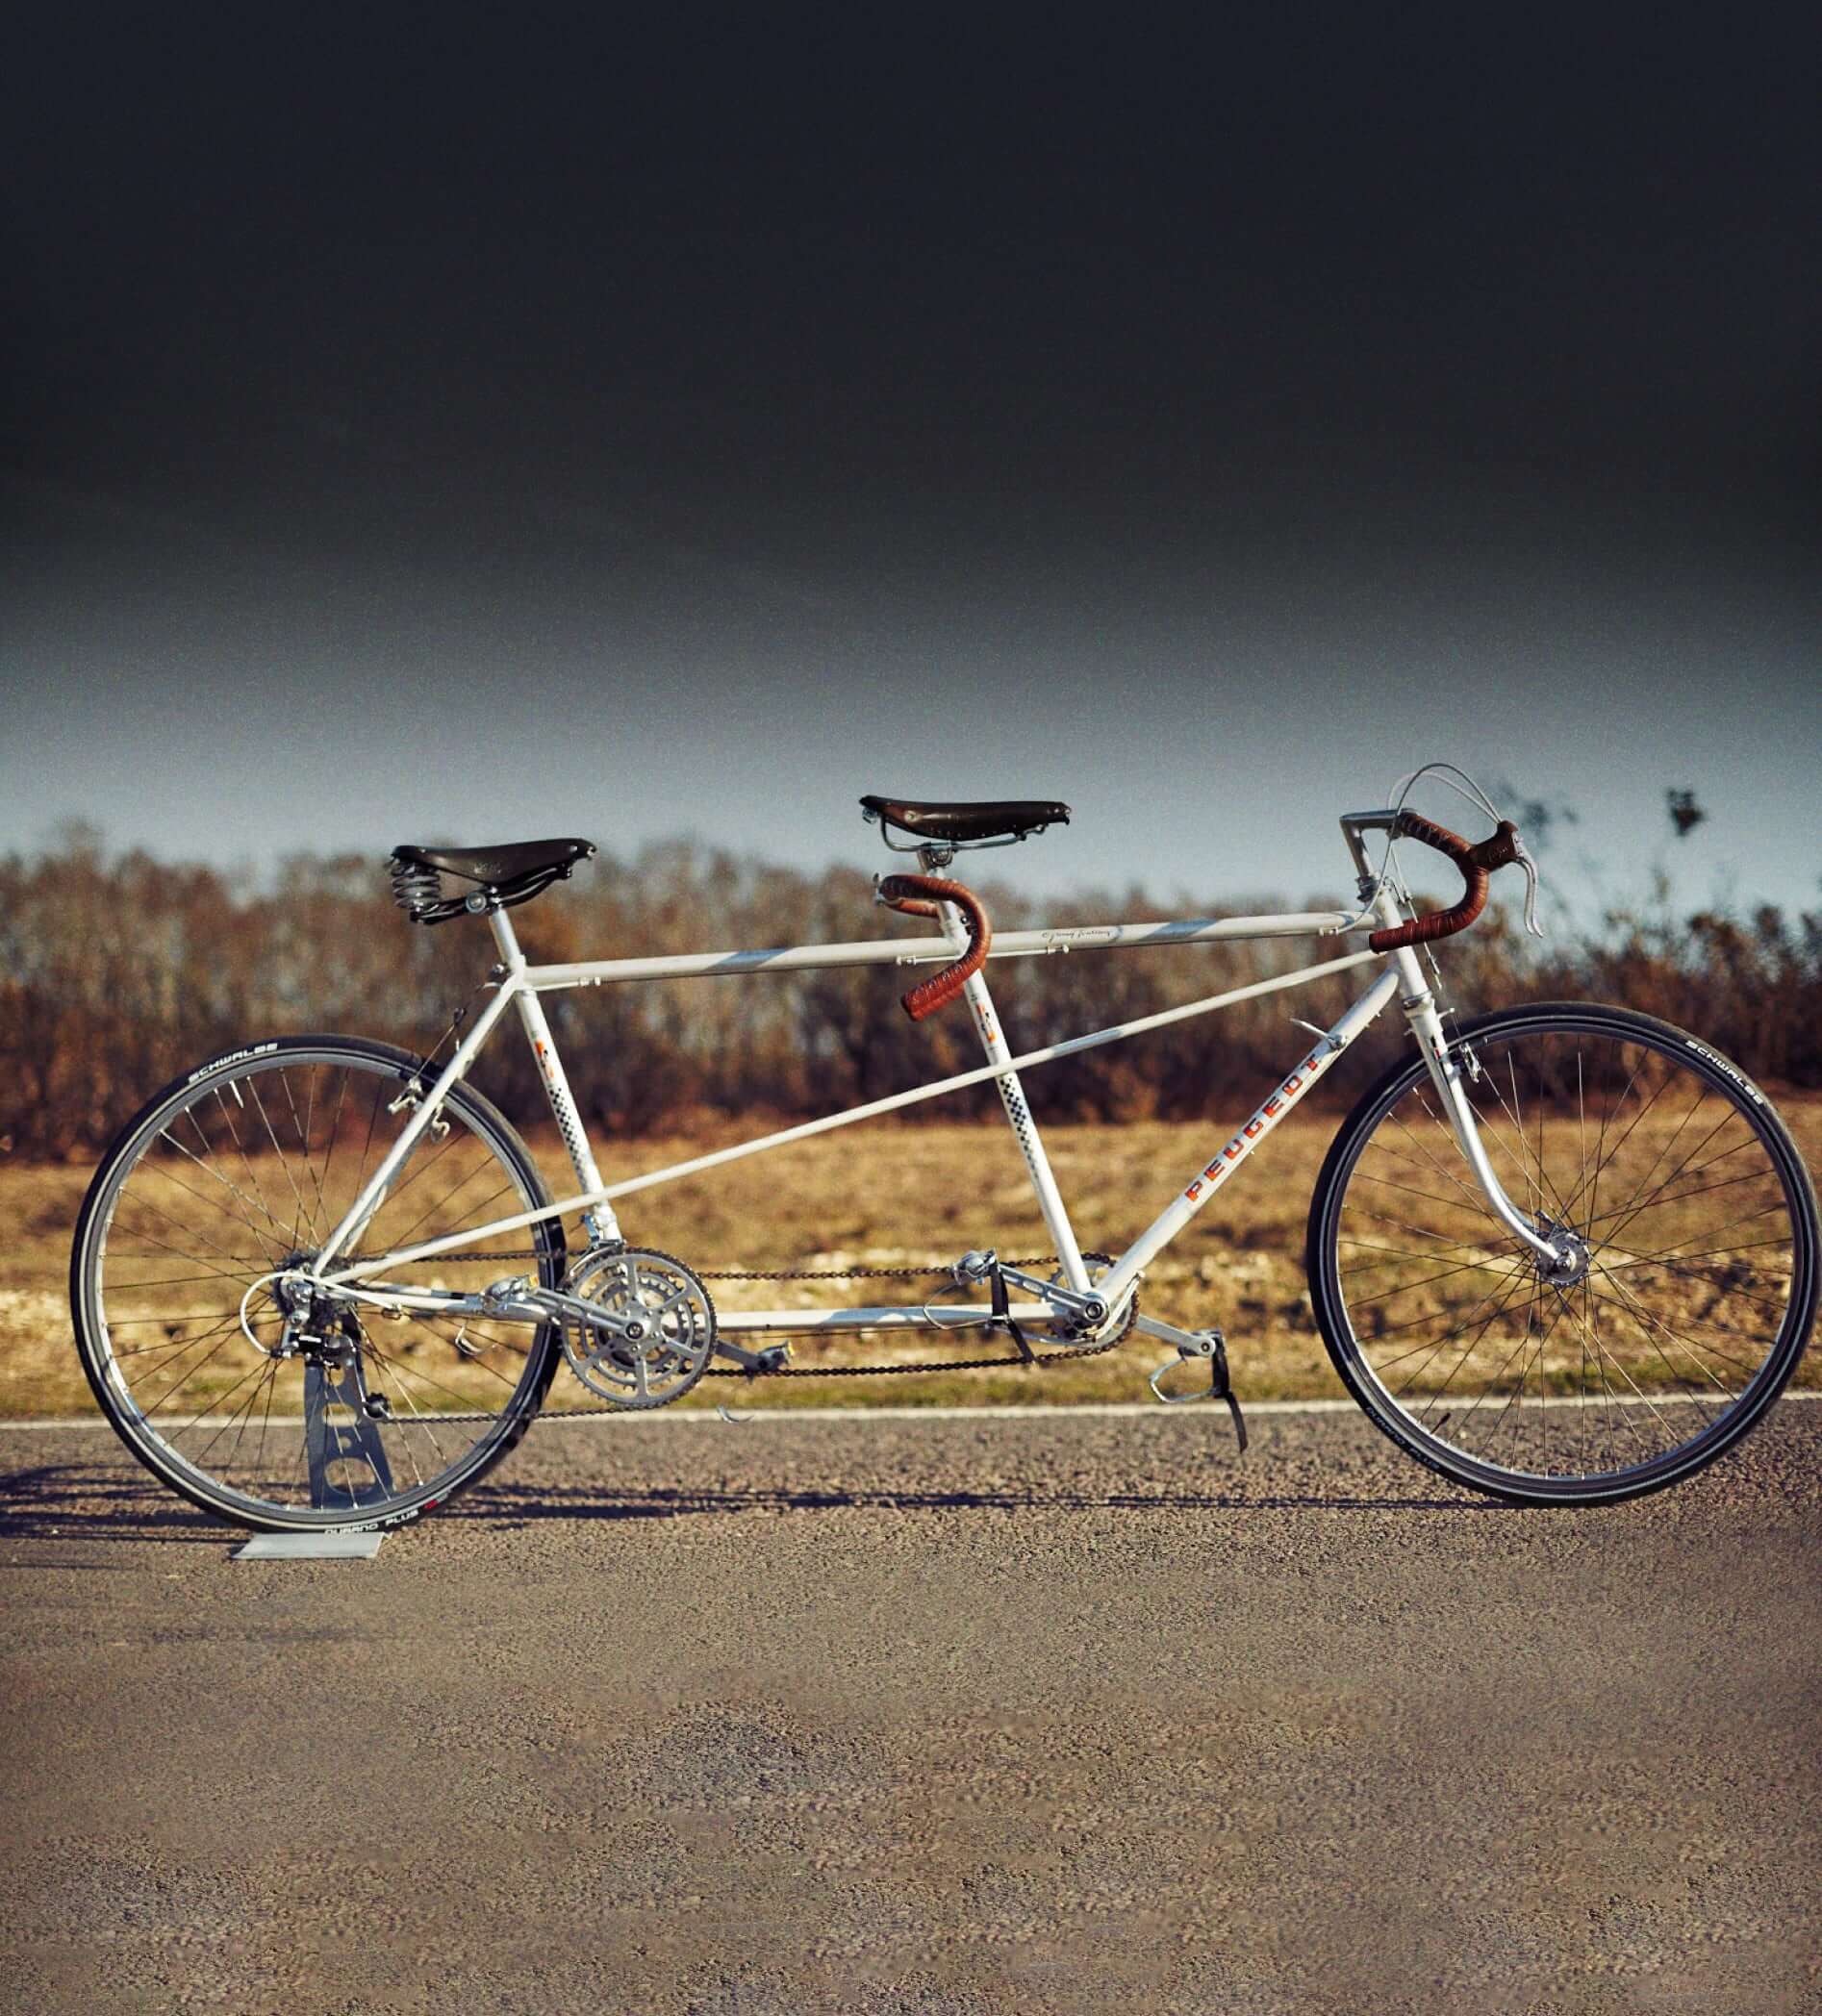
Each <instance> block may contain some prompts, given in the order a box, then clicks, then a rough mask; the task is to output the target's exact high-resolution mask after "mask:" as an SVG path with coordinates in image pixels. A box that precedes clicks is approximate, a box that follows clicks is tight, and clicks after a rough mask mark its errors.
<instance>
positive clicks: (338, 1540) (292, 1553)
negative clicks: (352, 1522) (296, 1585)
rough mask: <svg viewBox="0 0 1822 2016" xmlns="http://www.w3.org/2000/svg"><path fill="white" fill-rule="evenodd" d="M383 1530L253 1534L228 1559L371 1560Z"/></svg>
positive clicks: (381, 1537) (383, 1536) (377, 1548)
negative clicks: (375, 1531)
mask: <svg viewBox="0 0 1822 2016" xmlns="http://www.w3.org/2000/svg"><path fill="white" fill-rule="evenodd" d="M385 1537H386V1536H385V1534H383V1533H341V1532H336V1531H334V1530H331V1531H329V1532H326V1533H256V1534H255V1535H254V1536H253V1538H252V1539H251V1540H249V1541H248V1542H247V1543H246V1545H245V1546H244V1547H237V1548H236V1549H235V1550H234V1551H233V1553H231V1554H230V1555H229V1556H228V1559H229V1560H230V1561H370V1560H372V1558H373V1556H374V1555H375V1554H377V1553H378V1552H379V1550H380V1542H381V1541H382V1540H383V1539H384V1538H385Z"/></svg>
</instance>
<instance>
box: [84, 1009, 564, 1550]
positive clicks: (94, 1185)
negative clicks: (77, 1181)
mask: <svg viewBox="0 0 1822 2016" xmlns="http://www.w3.org/2000/svg"><path fill="white" fill-rule="evenodd" d="M337 1052H341V1053H343V1054H345V1055H352V1056H357V1057H359V1058H360V1059H362V1060H363V1061H364V1062H365V1063H369V1064H378V1065H381V1066H382V1067H384V1068H385V1069H387V1070H390V1071H393V1072H395V1073H396V1075H397V1076H398V1077H399V1079H400V1080H401V1082H409V1081H411V1080H413V1079H414V1078H418V1076H419V1074H420V1073H421V1072H422V1070H423V1061H422V1059H421V1058H418V1057H415V1056H413V1055H412V1053H411V1052H410V1051H408V1050H402V1049H399V1048H397V1047H396V1046H393V1045H392V1044H384V1043H375V1042H373V1041H372V1040H370V1039H369V1038H367V1037H360V1036H334V1035H303V1036H287V1037H279V1038H276V1039H266V1040H265V1041H262V1042H260V1043H259V1044H257V1045H239V1046H236V1047H235V1048H234V1049H232V1050H227V1051H223V1052H222V1053H221V1054H220V1055H218V1056H216V1057H215V1058H212V1059H211V1060H210V1061H209V1062H208V1063H206V1064H203V1065H200V1066H198V1067H197V1068H196V1069H195V1070H193V1071H186V1072H183V1073H182V1074H181V1075H179V1076H178V1077H175V1078H173V1079H172V1080H171V1081H170V1083H169V1084H167V1085H166V1086H164V1089H163V1090H162V1091H161V1092H158V1093H156V1094H155V1095H154V1096H152V1097H151V1098H150V1099H148V1100H147V1101H146V1102H145V1104H144V1105H143V1106H141V1107H140V1108H139V1112H138V1113H136V1114H135V1115H134V1117H133V1118H132V1119H131V1120H130V1121H127V1123H126V1125H125V1126H124V1127H122V1128H121V1129H120V1131H119V1133H117V1134H116V1135H115V1136H114V1140H113V1142H112V1143H110V1145H109V1147H108V1150H107V1153H106V1154H105V1155H103V1157H102V1159H101V1164H100V1166H99V1168H97V1170H96V1171H95V1173H94V1175H93V1177H92V1178H91V1179H90V1181H89V1190H88V1193H87V1195H86V1196H85V1197H84V1198H83V1204H82V1210H81V1212H80V1213H79V1214H78V1216H77V1220H76V1231H75V1236H74V1238H73V1240H72V1242H71V1246H70V1264H69V1299H70V1317H71V1321H72V1323H73V1325H74V1328H75V1335H76V1353H77V1357H78V1359H79V1360H80V1361H81V1364H82V1369H83V1373H84V1375H85V1376H86V1377H87V1379H88V1381H89V1391H90V1392H91V1393H92V1394H93V1395H94V1397H95V1402H96V1404H97V1406H99V1407H100V1409H101V1411H102V1413H103V1415H104V1416H105V1417H106V1418H107V1421H108V1423H109V1425H110V1426H111V1427H112V1428H113V1429H114V1433H115V1434H116V1435H118V1436H119V1438H120V1440H121V1441H122V1442H123V1443H124V1444H125V1445H126V1447H127V1449H129V1450H130V1451H131V1452H132V1454H133V1455H134V1457H135V1458H136V1459H137V1460H138V1461H139V1463H140V1464H142V1465H143V1466H144V1468H145V1469H147V1470H149V1471H150V1472H151V1473H152V1474H153V1475H154V1476H156V1477H157V1478H158V1479H159V1481H160V1482H161V1483H163V1484H165V1485H167V1486H168V1487H169V1488H170V1489H171V1490H173V1491H175V1492H177V1493H178V1494H179V1495H180V1496H181V1497H183V1498H185V1499H188V1500H189V1501H190V1503H191V1504H193V1505H196V1506H197V1507H199V1508H200V1509H201V1510H203V1511H205V1512H208V1513H210V1514H212V1515H213V1516H214V1517H215V1518H217V1519H221V1520H225V1521H226V1522H227V1523H228V1524H230V1525H237V1526H241V1527H244V1528H247V1529H249V1530H251V1531H254V1532H268V1533H300V1532H301V1533H315V1532H333V1531H357V1532H362V1531H377V1530H386V1531H390V1530H392V1528H393V1527H396V1526H401V1525H410V1524H411V1523H412V1522H413V1521H414V1520H418V1519H421V1518H422V1517H423V1516H424V1515H425V1514H426V1513H428V1512H431V1511H435V1510H441V1509H442V1507H443V1506H444V1505H446V1504H447V1503H448V1502H449V1500H450V1499H452V1498H454V1497H456V1496H457V1494H458V1493H460V1492H462V1491H465V1490H467V1489H468V1486H469V1485H470V1484H473V1483H474V1482H476V1481H477V1479H479V1478H480V1477H483V1476H485V1475H486V1474H487V1473H488V1472H489V1471H491V1470H492V1469H493V1467H494V1465H495V1464H497V1463H499V1462H500V1461H501V1460H502V1459H503V1458H504V1457H506V1456H508V1455H510V1454H511V1452H512V1451H513V1450H514V1449H516V1448H518V1446H519V1442H520V1441H521V1440H522V1439H523V1438H524V1434H525V1431H526V1429H527V1428H529V1427H530V1425H531V1424H532V1423H533V1422H534V1421H535V1420H536V1419H537V1417H538V1412H539V1409H540V1408H541V1407H542V1405H543V1403H544V1396H545V1395H546V1394H547V1393H548V1392H549V1390H550V1382H551V1380H552V1378H553V1377H554V1376H555V1374H556V1369H557V1361H558V1359H559V1358H560V1357H561V1356H562V1345H561V1340H560V1338H559V1336H558V1332H557V1326H556V1325H555V1324H554V1323H544V1324H541V1325H539V1326H538V1328H537V1329H536V1330H535V1331H534V1333H533V1342H532V1345H531V1348H530V1351H529V1352H528V1354H527V1356H528V1359H530V1360H531V1362H530V1363H529V1364H528V1366H527V1372H526V1375H525V1376H524V1377H523V1378H521V1380H520V1382H519V1387H518V1389H517V1390H516V1395H515V1400H514V1403H513V1405H512V1409H511V1412H510V1414H503V1415H502V1417H501V1423H500V1425H499V1426H498V1427H497V1428H496V1429H495V1431H494V1432H493V1434H491V1435H489V1436H486V1437H483V1438H482V1439H481V1440H480V1441H479V1442H477V1443H476V1444H475V1445H474V1447H473V1449H470V1450H469V1451H468V1456H467V1458H465V1459H463V1460H462V1461H461V1462H460V1464H459V1466H458V1467H457V1470H456V1474H455V1475H454V1476H453V1478H450V1477H439V1478H436V1479H432V1480H431V1481H430V1482H428V1483H423V1484H420V1485H418V1486H417V1487H414V1489H413V1490H411V1491H409V1492H405V1493H401V1494H400V1500H401V1501H400V1502H393V1501H392V1500H388V1501H387V1508H386V1510H385V1511H383V1512H380V1513H377V1514H376V1513H375V1512H373V1510H372V1509H371V1508H370V1507H367V1506H362V1507H358V1508H354V1510H353V1511H352V1512H351V1513H349V1514H347V1515H344V1516H337V1514H336V1513H334V1512H313V1511H304V1510H302V1509H300V1510H298V1511H296V1512H294V1513H280V1512H278V1511H275V1510H272V1511H253V1510H249V1509H247V1508H246V1507H244V1506H242V1505H238V1504H235V1503H233V1502H232V1501H230V1500H229V1499H228V1498H227V1497H226V1496H225V1495H224V1496H223V1497H222V1498H221V1499H216V1498H215V1497H213V1496H212V1495H211V1494H210V1492H209V1491H208V1490H207V1489H206V1488H204V1487H202V1486H199V1485H197V1484H195V1483H193V1482H192V1480H191V1479H190V1477H189V1476H188V1475H185V1474H182V1473H180V1472H178V1471H177V1470H175V1469H174V1468H173V1467H172V1466H171V1465H170V1464H168V1463H165V1462H161V1461H160V1460H159V1455H158V1449H157V1445H156V1443H153V1444H150V1445H148V1444H147V1443H146V1442H144V1441H142V1440H141V1439H140V1437H139V1436H138V1435H137V1434H136V1433H135V1432H134V1431H133V1428H132V1425H131V1423H130V1422H129V1421H128V1420H127V1419H125V1418H124V1417H123V1415H122V1413H121V1410H120V1408H119V1406H118V1404H117V1402H116V1399H115V1397H114V1394H113V1392H112V1391H111V1389H110V1386H109V1382H108V1379H107V1377H106V1374H105V1373H104V1372H103V1371H102V1369H101V1366H100V1364H99V1362H98V1354H97V1350H96V1347H95V1343H94V1329H95V1328H96V1327H98V1326H96V1325H95V1324H94V1318H93V1313H92V1312H91V1310H90V1309H89V1306H88V1302H87V1299H86V1298H87V1295H88V1293H89V1290H90V1280H89V1275H90V1269H89V1249H90V1244H91V1240H92V1237H93V1233H94V1229H95V1226H96V1223H97V1222H98V1220H99V1216H100V1213H101V1210H102V1207H103V1205H104V1203H105V1202H106V1201H107V1199H108V1198H109V1197H110V1195H111V1193H112V1191H113V1189H114V1173H115V1172H116V1171H117V1170H120V1169H121V1168H122V1165H123V1164H124V1165H126V1172H129V1173H130V1169H131V1166H132V1164H133V1163H136V1162H137V1161H138V1159H139V1150H140V1148H141V1147H143V1145H144V1143H145V1141H146V1140H147V1139H148V1138H149V1136H150V1134H151V1133H152V1131H153V1130H154V1122H155V1121H157V1120H158V1118H159V1116H160V1115H162V1114H163V1113H164V1112H165V1111H166V1110H167V1109H168V1108H169V1107H171V1106H172V1105H174V1104H175V1103H176V1102H177V1100H178V1099H179V1097H180V1096H190V1095H193V1094H194V1093H195V1091H196V1089H197V1088H198V1087H199V1086H203V1087H204V1089H207V1086H206V1083H205V1081H207V1080H208V1079H209V1077H210V1075H211V1073H215V1072H219V1073H220V1074H221V1075H220V1077H219V1078H217V1079H216V1080H215V1082H216V1083H225V1082H226V1081H227V1079H228V1078H229V1077H230V1076H231V1075H232V1072H233V1069H234V1067H236V1066H238V1065H243V1064H246V1063H249V1062H251V1061H253V1059H254V1058H255V1057H257V1058H259V1059H260V1060H261V1061H264V1060H266V1059H269V1058H272V1057H284V1056H294V1055H303V1054H314V1055H315V1056H316V1059H317V1060H318V1061H322V1059H323V1058H324V1057H325V1055H326V1056H327V1057H328V1058H329V1059H331V1060H333V1058H334V1056H335V1054H336V1053H337ZM448 1101H449V1103H450V1104H451V1105H452V1106H454V1107H456V1108H457V1109H458V1110H459V1111H460V1112H461V1114H462V1116H463V1118H464V1120H465V1121H467V1122H468V1123H469V1124H478V1127H479V1128H480V1129H481V1130H483V1131H484V1132H485V1133H488V1134H491V1135H492V1136H493V1141H492V1143H491V1146H493V1147H494V1148H495V1149H496V1150H497V1151H498V1152H500V1153H501V1154H502V1156H503V1157H504V1158H505V1159H506V1160H508V1161H509V1162H510V1163H512V1164H513V1165H514V1167H515V1173H516V1174H517V1175H518V1176H519V1178H520V1179H521V1180H522V1181H523V1182H524V1184H525V1186H526V1190H527V1193H528V1195H529V1196H530V1197H532V1198H533V1199H534V1203H535V1206H536V1207H538V1208H542V1207H543V1206H544V1205H546V1204H549V1203H551V1202H553V1201H554V1199H553V1198H552V1197H551V1195H550V1191H549V1187H548V1186H547V1185H546V1184H545V1182H544V1177H543V1175H542V1173H541V1172H540V1171H539V1169H538V1165H537V1163H536V1162H535V1161H533V1159H532V1155H531V1151H530V1149H529V1148H527V1147H526V1146H525V1144H524V1142H523V1141H522V1140H521V1139H520V1137H519V1132H518V1130H517V1129H516V1128H515V1127H514V1126H513V1124H512V1122H511V1121H509V1120H507V1118H506V1116H505V1115H504V1114H503V1113H501V1112H500V1110H499V1109H498V1107H496V1106H495V1105H494V1104H493V1101H492V1100H491V1099H489V1098H487V1097H486V1096H484V1095H482V1094H481V1093H479V1092H477V1091H475V1090H474V1089H473V1087H471V1086H468V1085H460V1084H459V1085H455V1086H453V1087H451V1089H450V1092H449V1095H448ZM122 1180H124V1175H123V1177H122ZM544 1227H548V1230H547V1231H546V1230H544ZM529 1231H530V1234H531V1237H532V1238H533V1240H534V1241H539V1235H540V1233H541V1231H542V1232H543V1234H544V1236H543V1239H542V1241H540V1243H542V1244H544V1245H545V1246H546V1251H545V1253H544V1257H543V1258H542V1259H541V1260H540V1261H539V1262H538V1269H539V1273H540V1275H541V1277H542V1278H543V1280H544V1285H545V1286H546V1287H552V1288H554V1287H557V1286H559V1285H561V1281H562V1277H563V1274H564V1272H565V1266H566V1245H565V1240H564V1234H563V1227H562V1225H561V1223H560V1222H558V1221H556V1220H554V1219H551V1220H545V1221H544V1226H542V1227H541V1226H539V1225H533V1226H531V1227H530V1228H529Z"/></svg>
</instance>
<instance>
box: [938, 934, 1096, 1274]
mask: <svg viewBox="0 0 1822 2016" xmlns="http://www.w3.org/2000/svg"><path fill="white" fill-rule="evenodd" d="M942 908H943V926H944V929H945V930H947V931H948V933H949V938H950V940H951V942H952V943H953V944H954V945H957V946H958V947H959V946H961V945H966V944H967V942H968V938H967V929H966V926H965V924H964V922H963V920H962V914H961V912H960V911H959V910H957V909H956V908H955V906H954V905H953V904H952V903H945V904H944V905H943V906H942ZM962 995H963V998H964V999H965V1000H966V1001H967V1003H968V1012H969V1014H970V1015H972V1016H973V1017H974V1032H975V1034H976V1035H977V1036H978V1037H979V1038H980V1047H981V1049H982V1051H983V1052H984V1053H985V1055H986V1058H987V1062H988V1063H989V1064H1003V1063H1005V1061H1006V1060H1007V1059H1008V1058H1009V1057H1010V1056H1011V1055H1012V1051H1011V1048H1010V1047H1009V1046H1008V1045H1007V1043H1006V1039H1005V1035H1004V1033H1003V1032H1002V1030H1001V1029H1000V1017H999V1015H998V1013H997V1012H996V1010H995V1008H994V1004H993V995H992V994H991V993H990V992H989V991H988V987H987V974H986V971H985V970H984V969H983V970H981V971H979V972H977V973H974V974H971V975H970V977H969V979H968V980H967V982H966V983H965V984H964V986H963V989H962ZM994 1082H995V1084H996V1085H998V1087H999V1088H1000V1104H1001V1105H1002V1106H1003V1107H1004V1108H1005V1110H1006V1119H1007V1120H1008V1121H1010V1122H1011V1123H1012V1133H1013V1138H1014V1139H1015V1140H1016V1141H1017V1142H1018V1144H1019V1152H1020V1154H1022V1155H1023V1156H1024V1157H1025V1172H1026V1173H1027V1174H1028V1175H1029V1176H1030V1178H1031V1189H1032V1191H1033V1193H1034V1194H1035V1195H1036V1197H1037V1200H1038V1209H1039V1210H1040V1211H1041V1212H1042V1213H1043V1214H1044V1223H1045V1226H1046V1228H1047V1229H1048V1230H1049V1232H1050V1239H1051V1242H1052V1244H1053V1245H1054V1246H1055V1247H1056V1256H1057V1258H1058V1259H1059V1260H1060V1261H1061V1262H1062V1264H1063V1279H1064V1282H1065V1284H1066V1285H1067V1286H1069V1287H1071V1288H1074V1289H1075V1291H1076V1292H1077V1293H1078V1294H1084V1293H1086V1292H1087V1290H1088V1288H1089V1287H1090V1286H1091V1285H1092V1284H1091V1283H1090V1281H1089V1279H1088V1270H1087V1268H1086V1267H1085V1266H1084V1265H1083V1264H1082V1254H1081V1248H1080V1247H1078V1246H1077V1245H1076V1244H1075V1231H1074V1229H1073V1228H1072V1226H1071V1224H1070V1222H1069V1212H1068V1210H1067V1209H1066V1208H1065V1206H1064V1203H1063V1197H1062V1193H1061V1192H1060V1191H1059V1190H1058V1189H1057V1187H1056V1178H1055V1176H1054V1175H1053V1174H1052V1173H1051V1172H1050V1157H1049V1156H1048V1155H1047V1154H1046V1153H1045V1152H1044V1143H1043V1142H1042V1140H1040V1139H1039V1136H1038V1127H1037V1121H1035V1120H1034V1119H1033V1118H1032V1116H1031V1107H1030V1103H1029V1102H1028V1101H1027V1099H1026V1098H1025V1088H1024V1086H1023V1085H1021V1084H1020V1083H1019V1074H1018V1072H1017V1071H1007V1072H1005V1073H1004V1075H1003V1076H1001V1077H1000V1078H997V1079H996V1080H995V1081H994Z"/></svg>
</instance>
